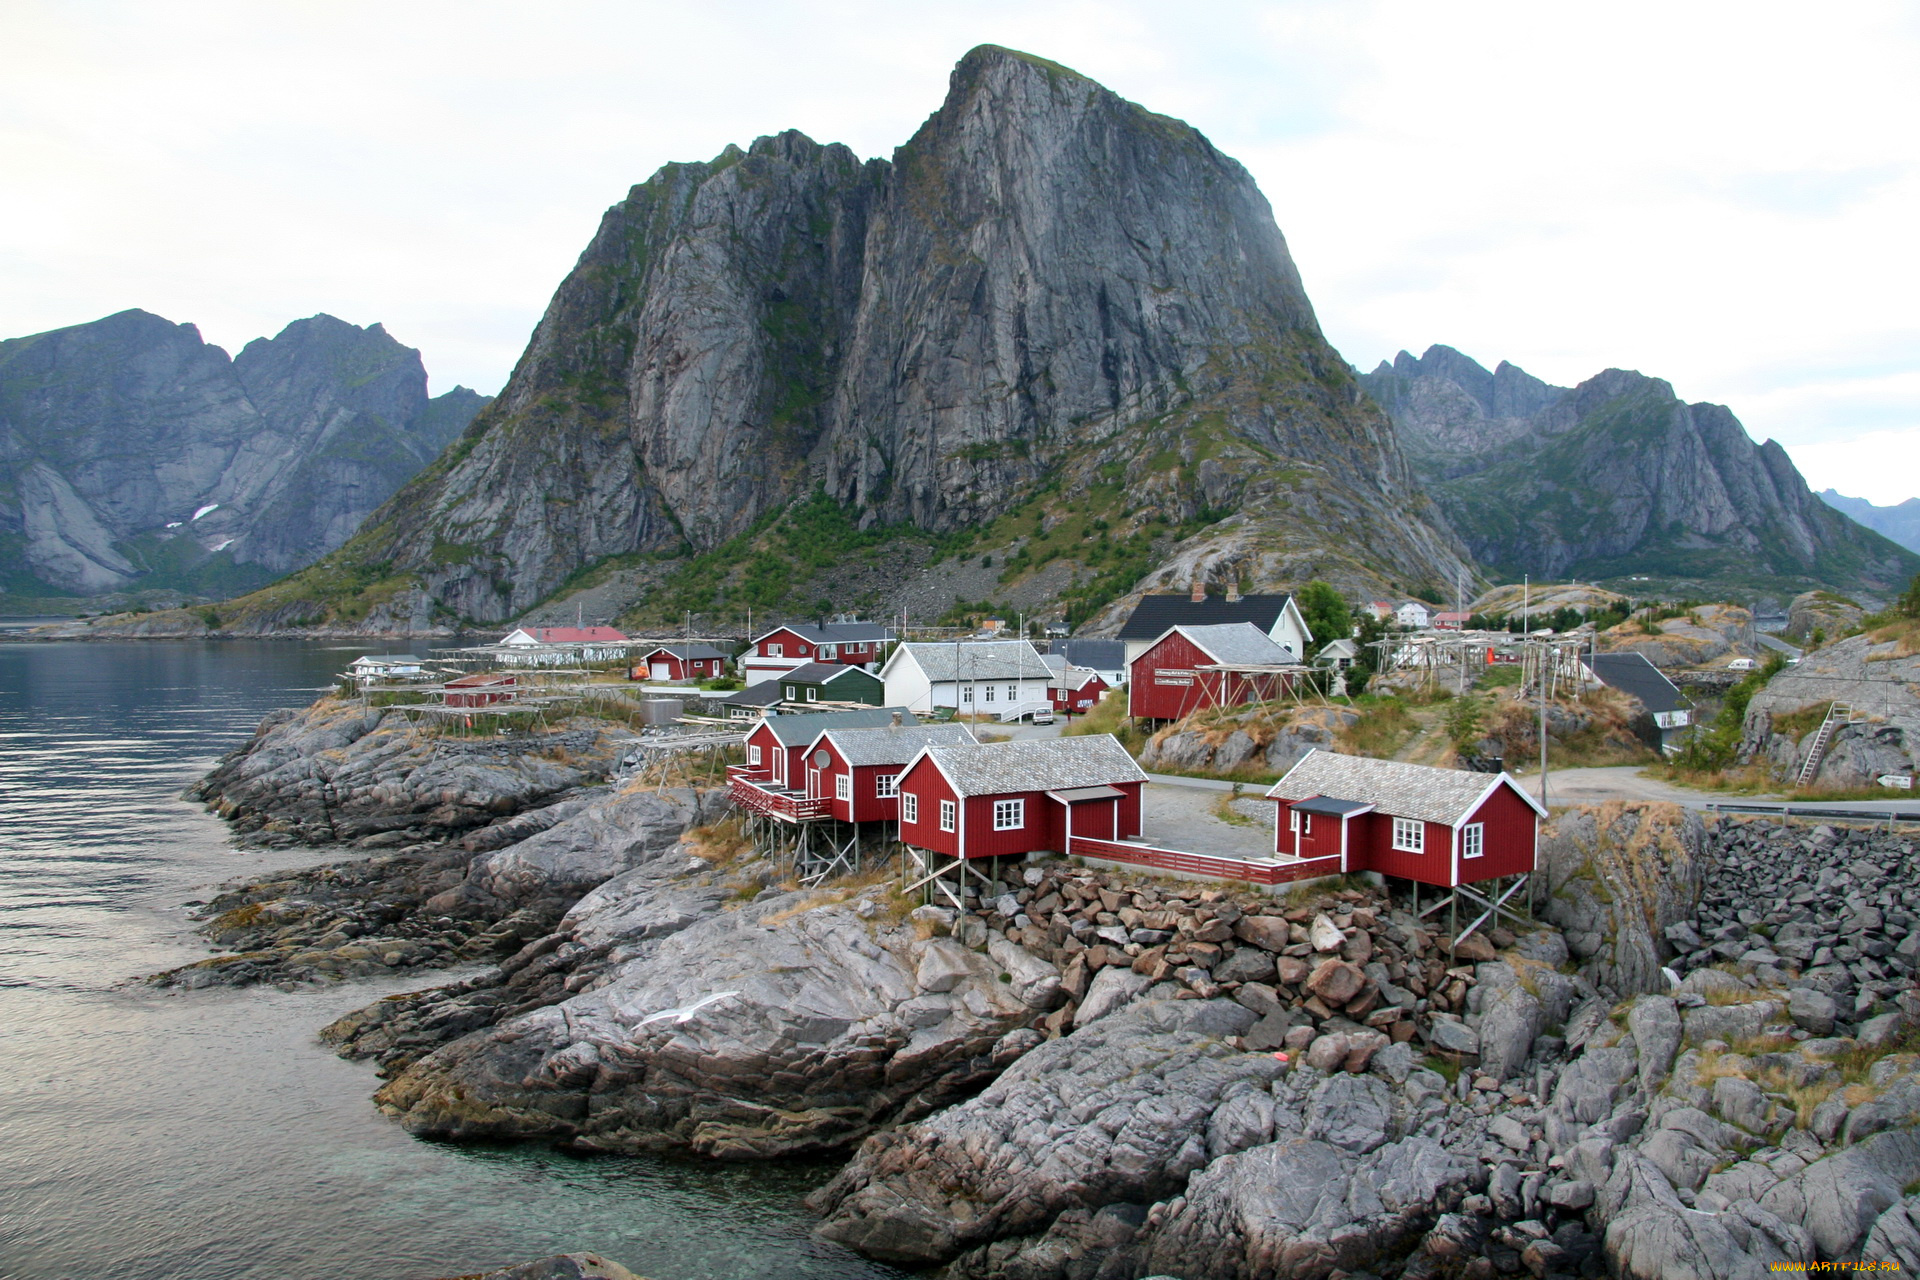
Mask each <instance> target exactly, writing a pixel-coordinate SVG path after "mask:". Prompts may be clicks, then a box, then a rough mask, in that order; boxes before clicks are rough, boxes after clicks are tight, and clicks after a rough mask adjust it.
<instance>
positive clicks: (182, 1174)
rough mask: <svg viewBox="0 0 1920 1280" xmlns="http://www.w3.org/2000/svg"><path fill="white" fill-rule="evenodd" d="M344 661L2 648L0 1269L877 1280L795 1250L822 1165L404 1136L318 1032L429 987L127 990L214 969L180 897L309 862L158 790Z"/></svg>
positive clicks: (178, 646)
mask: <svg viewBox="0 0 1920 1280" xmlns="http://www.w3.org/2000/svg"><path fill="white" fill-rule="evenodd" d="M357 651H364V650H357ZM357 651H356V650H344V651H343V650H341V649H338V648H328V647H324V646H321V645H318V644H297V643H289V642H247V641H226V642H217V643H216V642H149V643H94V644H71V643H70V644H32V643H27V644H0V1277H5V1280H65V1278H69V1277H73V1278H77V1277H82V1276H87V1277H91V1276H112V1277H114V1280H268V1278H269V1277H271V1278H272V1280H415V1278H419V1277H432V1276H446V1275H457V1274H460V1273H462V1272H474V1271H478V1270H482V1269H486V1268H490V1267H496V1266H501V1265H505V1264H507V1263H510V1262H515V1261H521V1260H525V1259H528V1258H534V1257H539V1256H542V1255H545V1254H549V1253H557V1252H566V1251H574V1250H592V1251H596V1252H601V1253H604V1254H606V1255H607V1256H609V1257H612V1258H616V1259H618V1260H620V1261H622V1262H624V1263H625V1264H626V1265H628V1266H629V1267H632V1268H634V1269H635V1270H636V1271H638V1272H640V1273H641V1274H642V1275H645V1276H648V1277H650V1280H696V1278H697V1280H733V1278H735V1277H737V1278H738V1280H749V1278H754V1280H759V1278H761V1277H793V1278H795V1280H801V1278H806V1280H812V1278H815V1277H819V1278H822V1280H827V1278H833V1280H840V1278H852V1277H878V1276H892V1275H897V1274H898V1273H897V1272H893V1271H891V1270H889V1269H887V1268H883V1267H877V1266H874V1265H872V1264H868V1263H865V1262H863V1261H861V1260H859V1259H857V1258H855V1257H853V1256H852V1255H850V1254H847V1253H845V1252H844V1251H841V1250H839V1249H836V1248H833V1247H830V1246H822V1245H817V1244H815V1243H813V1242H811V1241H810V1240H809V1239H808V1237H807V1226H808V1222H807V1218H806V1215H805V1213H804V1211H803V1210H802V1209H801V1208H800V1205H799V1199H800V1197H801V1196H802V1195H803V1194H804V1193H805V1192H806V1191H807V1190H808V1189H809V1188H810V1187H811V1186H813V1185H815V1184H816V1183H817V1182H818V1180H819V1179H820V1177H821V1176H822V1171H821V1170H819V1169H801V1168H795V1167H791V1166H780V1167H775V1166H767V1165H714V1164H708V1163H697V1162H691V1161H686V1162H682V1161H668V1160H654V1159H618V1158H599V1159H581V1158H576V1157H573V1156H569V1155H566V1154H563V1153H559V1152H555V1151H551V1150H548V1149H544V1148H536V1147H499V1148H479V1149H476V1148H470V1147H454V1146H447V1145H440V1144H432V1143H426V1142H421V1141H417V1140H415V1139H412V1138H409V1137H408V1136H407V1135H406V1134H404V1133H402V1132H401V1131H400V1130H399V1129H397V1128H396V1127H394V1126H393V1125H392V1124H391V1123H390V1122H388V1121H387V1120H385V1119H383V1118H382V1117H380V1115H379V1114H378V1113H377V1112H376V1111H375V1110H374V1108H373V1106H372V1104H371V1103H370V1102H369V1100H368V1095H369V1094H371V1093H372V1091H373V1090H374V1088H375V1087H376V1086H377V1085H378V1083H379V1082H378V1080H377V1079H376V1078H375V1077H374V1075H373V1073H372V1072H371V1070H370V1069H369V1068H368V1067H367V1066H366V1065H365V1064H357V1063H349V1062H343V1061H341V1060H340V1059H338V1058H336V1057H334V1056H333V1055H332V1054H331V1053H329V1052H328V1051H327V1050H326V1049H325V1048H324V1047H323V1046H322V1045H321V1044H320V1043H319V1042H318V1040H317V1039H316V1038H315V1035H314V1033H315V1031H316V1030H317V1029H318V1028H319V1027H321V1026H323V1025H325V1024H326V1023H327V1022H329V1021H331V1020H332V1019H333V1018H335V1017H338V1016H339V1015H340V1014H342V1013H345V1012H348V1011H349V1010H352V1009H355V1008H358V1007H360V1006H361V1005H364V1004H367V1003H370V1002H371V1001H373V1000H375V999H378V998H379V997H381V996H383V995H388V994H391V993H393V992H395V991H400V990H405V989H408V988H409V987H410V986H411V987H417V986H423V985H431V984H433V983H435V982H439V981H444V980H445V978H444V976H443V975H424V976H422V977H421V978H419V979H416V980H414V981H412V982H411V983H403V982H389V983H386V984H369V983H361V984H349V985H346V986H340V987H332V988H328V989H325V990H318V991H295V992H283V991H278V990H274V989H270V988H259V989H250V990H244V991H201V992H190V993H179V994H163V993H159V992H155V991H152V990H150V989H147V988H145V987H142V986H139V985H129V980H130V979H135V978H138V977H139V976H141V975H143V974H147V973H151V972H154V971H155V970H159V969H165V968H168V967H171V966H173V965H178V964H184V963H189V962H191V961H193V960H196V959H199V958H201V957H202V956H204V955H206V954H207V951H206V949H205V947H204V944H203V943H202V941H201V940H200V939H199V938H198V937H197V936H195V935H194V934H193V933H192V925H193V922H192V920H191V919H190V917H189V914H188V913H189V910H190V908H189V907H188V906H187V905H186V904H187V903H189V902H190V901H192V900H196V899H203V898H205V897H207V896H208V895H209V893H210V892H211V890H212V889H213V887H214V886H216V885H218V884H220V883H221V882H224V881H226V880H230V879H233V878H235V877H241V876H253V875H259V874H261V873H263V872H265V871H268V870H272V869H275V868H282V867H291V866H296V865H301V864H304V863H309V862H313V861H319V860H323V859H324V857H325V855H323V854H320V853H317V852H315V851H312V850H306V851H292V852H275V853H265V854H263V853H261V852H259V851H243V850H238V849H235V848H234V847H233V846H232V845H231V843H230V842H229V840H228V839H227V834H226V830H225V828H224V827H223V826H222V824H221V823H219V822H218V821H216V820H215V819H213V818H212V817H210V816H208V815H207V814H206V813H204V812H203V811H201V810H200V809H199V808H198V807H197V806H194V805H190V804H188V803H186V802H184V801H182V800H180V799H179V798H178V797H179V793H180V791H181V789H182V788H184V787H186V786H187V785H188V784H189V783H191V782H192V781H193V780H194V779H195V778H196V777H198V776H199V775H200V774H201V773H203V772H204V771H205V770H206V769H207V768H208V767H209V766H210V765H211V764H212V763H213V761H214V760H215V758H217V757H218V756H219V754H220V753H221V752H223V751H226V750H228V749H229V748H231V747H233V746H236V745H238V744H239V743H240V742H241V741H243V740H244V739H245V738H246V736H247V735H248V734H249V733H250V732H251V731H252V729H253V726H254V725H255V724H256V723H257V722H258V720H259V718H260V717H261V715H263V714H265V713H266V712H267V711H269V710H271V709H273V708H274V707H280V706H293V705H297V704H300V703H304V702H306V701H308V700H309V699H311V698H312V696H313V694H314V692H315V691H316V690H317V689H318V688H319V687H320V686H322V685H323V684H325V683H326V681H327V679H328V677H329V676H330V675H331V674H332V673H333V672H336V671H338V670H339V669H340V668H341V665H342V664H343V663H344V662H346V661H348V660H350V659H351V658H352V656H353V654H354V652H357Z"/></svg>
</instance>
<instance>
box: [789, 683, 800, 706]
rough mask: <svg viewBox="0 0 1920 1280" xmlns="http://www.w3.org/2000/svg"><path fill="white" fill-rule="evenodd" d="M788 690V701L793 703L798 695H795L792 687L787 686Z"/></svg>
mask: <svg viewBox="0 0 1920 1280" xmlns="http://www.w3.org/2000/svg"><path fill="white" fill-rule="evenodd" d="M786 690H787V701H788V702H792V701H793V700H794V698H795V697H797V696H798V695H797V694H795V693H794V691H793V686H792V685H788V686H786Z"/></svg>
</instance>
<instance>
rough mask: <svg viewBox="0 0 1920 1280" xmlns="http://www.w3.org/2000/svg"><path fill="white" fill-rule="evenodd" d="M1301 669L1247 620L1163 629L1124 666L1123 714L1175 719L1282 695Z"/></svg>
mask: <svg viewBox="0 0 1920 1280" xmlns="http://www.w3.org/2000/svg"><path fill="white" fill-rule="evenodd" d="M1303 670H1305V668H1304V667H1302V666H1300V665H1299V663H1297V662H1296V661H1294V658H1293V655H1291V654H1290V653H1288V652H1287V651H1286V650H1285V649H1283V648H1281V647H1280V645H1279V644H1278V643H1277V642H1275V640H1274V639H1273V637H1272V636H1269V635H1268V634H1267V633H1266V632H1264V631H1262V630H1260V628H1258V627H1256V626H1254V625H1253V624H1252V623H1251V622H1234V623H1224V624H1221V625H1219V626H1211V627H1189V626H1178V627H1169V628H1167V630H1166V631H1165V633H1163V634H1162V635H1161V636H1160V638H1159V639H1158V640H1155V641H1154V642H1153V643H1152V644H1150V645H1148V646H1147V647H1146V650H1145V651H1144V652H1142V653H1141V654H1140V656H1139V657H1137V658H1135V659H1134V660H1133V661H1132V663H1130V664H1129V665H1128V668H1127V714H1128V715H1129V716H1133V717H1136V718H1139V719H1145V720H1179V719H1181V718H1183V717H1185V716H1188V715H1191V714H1193V713H1194V712H1195V711H1198V710H1200V709H1201V708H1202V707H1237V706H1240V705H1242V704H1244V703H1248V702H1266V701H1269V700H1271V699H1274V698H1279V697H1283V696H1285V694H1286V692H1287V690H1288V689H1290V688H1291V687H1292V683H1293V678H1294V676H1295V674H1297V673H1298V672H1300V671H1303Z"/></svg>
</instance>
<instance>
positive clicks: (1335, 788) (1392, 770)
mask: <svg viewBox="0 0 1920 1280" xmlns="http://www.w3.org/2000/svg"><path fill="white" fill-rule="evenodd" d="M1502 776H1504V775H1502ZM1494 779H1495V775H1493V774H1486V773H1467V772H1465V771H1464V770H1460V769H1436V768H1434V767H1433V766H1432V765H1428V764H1405V763H1402V762H1401V761H1398V760H1375V759H1372V758H1370V757H1368V756H1346V755H1341V754H1339V753H1338V752H1334V751H1318V750H1315V751H1309V752H1307V754H1306V755H1305V756H1304V757H1302V759H1301V761H1300V763H1299V764H1296V765H1295V766H1293V768H1291V769H1289V770H1287V776H1286V777H1284V778H1282V779H1280V781H1278V782H1276V783H1274V784H1273V788H1272V789H1271V790H1270V791H1268V792H1267V795H1268V796H1269V797H1270V798H1271V799H1275V800H1305V799H1306V798H1307V797H1309V796H1329V797H1332V798H1333V799H1337V800H1358V801H1361V802H1362V803H1365V804H1370V805H1373V806H1374V807H1375V808H1376V809H1378V810H1379V811H1380V812H1381V813H1387V814H1392V815H1393V816H1394V817H1396V818H1418V819H1420V820H1421V821H1422V822H1444V823H1446V824H1447V825H1448V826H1454V825H1457V824H1458V823H1460V822H1462V821H1463V820H1465V818H1466V817H1467V815H1468V814H1469V813H1471V812H1472V811H1473V805H1474V802H1475V801H1476V800H1478V799H1479V798H1480V797H1481V796H1483V795H1485V794H1486V791H1487V788H1488V787H1489V786H1491V785H1492V784H1493V782H1494ZM1516 790H1517V788H1516ZM1520 794H1521V795H1522V796H1523V797H1524V798H1525V799H1526V800H1527V803H1529V804H1533V803H1534V802H1533V798H1532V797H1531V796H1527V795H1526V793H1525V792H1521V793H1520ZM1534 807H1535V808H1536V809H1538V808H1539V806H1538V805H1537V804H1535V805H1534Z"/></svg>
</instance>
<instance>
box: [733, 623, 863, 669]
mask: <svg viewBox="0 0 1920 1280" xmlns="http://www.w3.org/2000/svg"><path fill="white" fill-rule="evenodd" d="M892 639H893V633H892V632H891V631H888V630H887V629H886V628H885V627H882V626H878V625H876V624H874V623H871V622H835V623H828V624H826V625H822V626H817V627H808V626H797V625H796V626H790V627H775V628H774V629H773V630H772V631H769V632H767V633H766V634H764V635H761V636H758V637H756V638H755V639H754V640H753V641H752V646H751V647H750V648H749V649H748V650H747V651H746V652H745V653H743V654H741V655H740V674H741V675H742V676H743V677H744V678H745V679H746V682H747V683H748V684H758V683H760V682H761V681H762V680H770V679H772V678H774V677H775V676H778V675H781V674H783V673H785V672H787V671H791V670H792V669H793V668H795V667H798V666H803V665H805V664H806V663H809V662H844V663H849V664H851V665H853V666H857V667H863V666H866V665H868V664H869V663H874V662H878V661H879V660H880V659H881V657H882V655H883V652H884V650H885V649H886V647H887V644H888V643H889V642H890V641H891V640H892Z"/></svg>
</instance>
